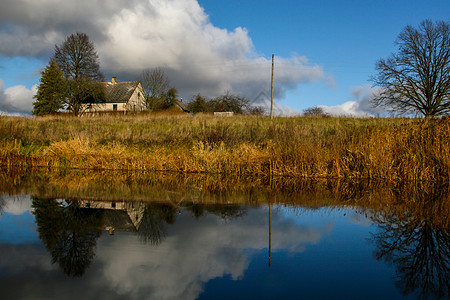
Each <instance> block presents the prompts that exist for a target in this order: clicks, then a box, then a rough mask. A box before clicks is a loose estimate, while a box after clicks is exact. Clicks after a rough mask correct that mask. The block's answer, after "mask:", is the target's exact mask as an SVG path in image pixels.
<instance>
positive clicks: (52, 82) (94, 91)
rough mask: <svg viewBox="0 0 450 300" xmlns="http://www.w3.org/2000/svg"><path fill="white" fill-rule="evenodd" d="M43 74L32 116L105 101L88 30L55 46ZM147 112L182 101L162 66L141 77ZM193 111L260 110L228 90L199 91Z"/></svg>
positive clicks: (75, 109) (81, 108) (76, 109)
mask: <svg viewBox="0 0 450 300" xmlns="http://www.w3.org/2000/svg"><path fill="white" fill-rule="evenodd" d="M41 75H42V77H41V80H40V84H39V86H38V90H37V93H36V95H35V96H34V98H35V99H36V101H35V102H34V103H33V112H32V113H33V115H36V116H43V115H47V114H54V113H56V112H58V111H59V110H62V109H66V110H68V111H70V112H71V113H73V114H74V115H76V116H77V115H80V114H82V113H83V111H84V110H85V109H86V108H87V107H88V106H87V105H86V104H87V103H93V102H96V103H102V102H105V101H106V92H105V88H104V86H103V85H101V84H99V82H103V81H104V76H103V74H102V73H101V71H100V64H99V61H98V54H97V52H96V50H95V46H94V44H93V43H92V42H91V41H90V40H89V37H88V36H87V34H85V33H75V34H72V35H70V36H68V37H67V38H66V39H65V40H64V42H63V43H62V44H61V45H59V46H58V45H55V50H54V55H53V56H52V57H51V59H50V61H49V64H48V65H47V66H46V68H45V69H44V71H43V72H42V73H41ZM140 82H141V84H142V87H143V90H144V93H145V103H144V104H145V107H146V109H147V110H148V111H160V110H166V109H169V108H170V107H172V106H174V105H175V104H176V103H177V101H179V96H178V90H177V89H176V88H175V87H171V86H170V80H169V78H168V77H167V75H166V74H165V72H164V71H163V70H162V69H161V68H154V69H147V70H145V71H143V72H142V74H141V76H140ZM187 108H188V109H189V110H190V111H191V112H192V113H198V112H213V111H232V112H234V113H238V114H242V113H260V112H262V111H260V110H259V109H258V108H252V107H251V106H250V103H249V101H248V100H247V99H246V98H245V97H241V96H238V95H234V94H231V93H226V94H225V95H223V96H220V97H216V98H214V99H206V98H205V97H202V96H201V95H200V94H197V95H196V96H194V97H193V99H192V101H191V102H190V103H189V104H188V105H187Z"/></svg>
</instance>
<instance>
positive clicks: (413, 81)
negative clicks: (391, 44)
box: [372, 20, 450, 116]
mask: <svg viewBox="0 0 450 300" xmlns="http://www.w3.org/2000/svg"><path fill="white" fill-rule="evenodd" d="M396 45H397V47H398V51H397V53H395V54H392V55H391V56H390V57H388V58H387V59H380V60H379V61H378V62H377V64H376V70H377V71H378V75H377V76H375V77H373V78H372V81H373V82H374V84H375V85H377V86H380V87H382V89H381V90H382V91H381V93H380V94H379V95H377V96H376V97H375V98H374V99H373V104H374V105H375V106H385V107H388V108H390V109H392V110H394V111H398V112H402V113H420V114H422V115H424V116H438V115H444V114H448V113H449V112H450V97H449V94H450V24H449V23H448V22H444V21H439V22H436V23H433V22H432V21H430V20H425V21H423V22H422V23H421V24H420V26H419V27H418V28H414V27H412V26H409V25H408V26H406V27H405V28H404V29H403V31H402V32H401V33H400V35H399V36H398V38H397V41H396Z"/></svg>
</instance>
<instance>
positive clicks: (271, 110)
mask: <svg viewBox="0 0 450 300" xmlns="http://www.w3.org/2000/svg"><path fill="white" fill-rule="evenodd" d="M274 60H275V59H274V55H273V54H272V80H271V82H270V119H271V120H272V119H273V69H274Z"/></svg>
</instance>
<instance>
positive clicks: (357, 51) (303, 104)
mask: <svg viewBox="0 0 450 300" xmlns="http://www.w3.org/2000/svg"><path fill="white" fill-rule="evenodd" d="M2 2H4V3H3V4H2V11H1V12H0V40H1V41H2V43H0V110H1V109H3V110H9V111H10V112H21V113H23V112H25V113H26V112H29V111H30V110H31V107H32V105H31V102H32V99H31V97H32V95H33V93H34V92H35V90H36V86H35V85H36V84H38V83H39V78H40V74H39V72H40V71H41V70H42V69H43V68H44V67H45V65H46V64H47V63H48V60H49V58H50V56H51V55H52V53H53V49H54V45H55V44H61V43H62V42H63V40H64V38H65V37H66V36H67V35H69V34H71V33H74V32H77V31H80V32H85V33H87V34H88V35H89V36H90V38H91V40H92V41H93V42H94V44H95V45H96V48H97V50H98V53H99V57H100V63H101V67H102V70H103V72H104V73H105V77H107V78H109V77H111V76H117V77H118V80H135V79H137V78H138V77H139V75H140V73H141V72H142V70H143V69H146V68H148V69H151V68H154V67H162V68H163V69H164V70H165V71H166V72H167V74H168V75H169V78H170V80H171V83H172V85H174V86H175V87H177V88H178V89H179V91H180V96H182V97H183V98H184V99H190V98H191V97H192V95H194V94H195V93H197V92H200V93H202V94H203V95H205V96H208V97H214V96H217V95H219V94H222V93H224V92H225V91H231V92H234V93H237V94H241V95H244V96H246V97H247V98H249V99H250V100H252V101H253V100H255V99H256V100H255V103H256V104H257V105H267V103H266V102H264V101H266V100H267V99H263V100H261V99H258V95H260V94H261V92H263V94H265V95H267V94H268V93H269V90H270V66H271V62H270V59H271V55H272V54H275V56H276V59H275V84H276V90H275V100H276V101H277V104H278V106H277V109H278V110H277V112H278V113H279V114H281V113H283V114H298V113H301V112H302V111H303V110H304V109H305V108H308V107H312V106H315V105H322V106H323V107H324V108H325V109H326V110H327V111H329V112H331V113H335V114H354V115H365V114H369V115H374V114H377V113H380V112H381V111H379V110H374V109H372V108H371V107H370V106H369V101H370V97H371V95H372V93H374V89H372V88H371V87H370V84H371V83H370V82H369V81H368V79H369V77H370V76H371V75H374V74H375V69H374V65H375V62H376V61H377V60H378V59H380V58H383V57H387V56H388V55H389V54H390V53H392V52H394V51H395V45H394V41H395V39H396V37H397V36H398V34H399V33H400V31H401V30H402V29H403V28H404V27H405V26H406V25H408V24H410V25H414V26H417V25H418V24H419V23H420V22H421V21H422V20H424V19H427V18H428V19H431V20H433V21H437V20H444V21H449V16H450V14H449V12H450V1H444V0H439V1H437V0H427V1H403V0H400V1H272V0H260V1H256V0H253V1H249V0H247V1H245V0H244V1H242V0H241V1H237V0H227V1H215V0H199V1H197V0H172V1H164V0H146V1H143V0H142V1H139V0H133V1H120V0H108V1H100V0H98V1H79V2H77V3H78V5H75V4H71V3H68V2H67V1H62V0H55V1H52V2H53V3H40V4H38V2H36V3H29V2H27V1H25V0H3V1H2ZM105 3H107V5H105Z"/></svg>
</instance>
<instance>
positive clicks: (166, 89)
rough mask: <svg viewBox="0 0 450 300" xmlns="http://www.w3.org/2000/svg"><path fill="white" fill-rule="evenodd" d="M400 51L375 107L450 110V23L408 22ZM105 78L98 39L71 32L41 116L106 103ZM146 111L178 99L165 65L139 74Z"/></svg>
mask: <svg viewBox="0 0 450 300" xmlns="http://www.w3.org/2000/svg"><path fill="white" fill-rule="evenodd" d="M395 45H396V46H397V52H396V53H394V54H392V55H391V56H389V57H388V58H386V59H380V60H379V61H378V62H377V63H376V70H377V71H378V74H377V75H375V76H373V77H372V78H371V81H372V82H373V86H374V87H379V93H377V94H376V95H375V97H374V98H373V99H372V104H373V106H374V107H376V106H383V107H385V108H387V109H389V110H392V111H395V112H397V113H407V114H418V115H422V116H425V117H429V116H440V115H448V114H449V113H450V23H449V22H444V21H439V22H435V23H433V22H432V21H431V20H425V21H423V22H422V23H421V24H420V25H419V26H418V27H417V28H415V27H413V26H411V25H408V26H406V27H405V28H404V29H403V30H402V31H401V33H400V35H399V36H398V38H397V40H396V42H395ZM103 80H104V77H103V74H102V73H101V72H100V65H99V62H98V54H97V52H96V50H95V47H94V44H93V43H92V42H91V41H90V40H89V37H88V36H87V35H86V34H84V33H76V34H72V35H70V36H68V37H67V38H66V39H65V40H64V42H63V43H62V44H61V45H60V46H58V45H56V46H55V51H54V55H53V57H52V58H51V59H50V62H49V64H48V65H47V67H46V68H45V69H44V71H43V72H42V77H41V82H40V85H39V87H38V91H37V94H36V95H35V99H36V101H35V102H34V103H33V106H34V108H33V114H34V115H37V116H41V115H46V114H51V113H55V112H57V111H58V110H60V109H67V110H69V111H70V112H72V113H73V114H74V115H79V114H82V113H83V109H84V108H85V107H86V105H84V104H85V103H92V102H100V103H101V102H104V101H105V100H106V96H105V89H104V87H102V85H99V84H97V83H98V82H101V81H103ZM140 81H141V84H142V87H143V89H144V92H145V95H146V100H145V106H146V108H147V110H150V111H154V110H163V109H167V108H170V107H171V106H173V105H175V104H176V102H177V101H178V90H177V89H176V88H174V87H170V81H169V79H168V77H167V75H166V74H165V73H164V71H163V70H162V69H161V68H155V69H152V70H146V71H144V72H143V73H142V75H141V78H140ZM187 107H188V108H189V110H190V111H191V112H193V113H199V112H214V111H232V112H235V113H239V114H240V113H250V114H262V113H264V110H263V109H262V108H260V107H255V106H252V105H250V102H249V101H248V99H246V98H245V97H241V96H238V95H233V94H231V93H229V92H227V93H226V94H225V95H222V96H219V97H216V98H212V99H208V98H205V97H203V96H202V95H200V94H197V95H195V96H193V97H192V99H191V101H190V103H188V105H187ZM305 115H308V116H327V115H326V114H325V112H324V111H323V108H321V107H318V106H315V107H312V108H309V109H307V110H305Z"/></svg>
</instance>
